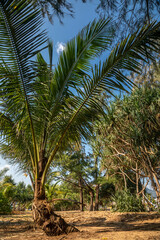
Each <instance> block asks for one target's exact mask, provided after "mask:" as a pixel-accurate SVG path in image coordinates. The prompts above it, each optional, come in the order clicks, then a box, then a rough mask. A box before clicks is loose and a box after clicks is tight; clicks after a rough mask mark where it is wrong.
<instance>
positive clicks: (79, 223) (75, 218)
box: [0, 211, 160, 240]
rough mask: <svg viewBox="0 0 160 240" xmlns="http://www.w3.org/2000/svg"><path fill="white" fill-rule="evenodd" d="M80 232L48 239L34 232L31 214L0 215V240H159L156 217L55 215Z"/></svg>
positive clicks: (159, 221) (105, 213) (159, 225)
mask: <svg viewBox="0 0 160 240" xmlns="http://www.w3.org/2000/svg"><path fill="white" fill-rule="evenodd" d="M57 213H58V214H60V215H61V216H62V217H63V218H64V219H65V220H66V221H67V222H68V223H70V224H73V225H75V226H76V227H77V228H78V229H79V230H80V232H78V233H71V234H68V235H61V236H56V237H48V236H46V235H45V234H44V232H43V231H42V230H40V229H35V228H34V224H33V220H32V214H31V212H26V213H23V214H14V215H10V216H0V239H1V240H3V239H5V240H7V239H8V240H42V239H43V240H48V239H49V240H92V239H93V240H142V239H144V240H160V214H158V213H154V212H151V213H111V212H108V211H99V212H88V211H86V212H79V211H68V212H57Z"/></svg>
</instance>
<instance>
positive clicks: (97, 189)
mask: <svg viewBox="0 0 160 240" xmlns="http://www.w3.org/2000/svg"><path fill="white" fill-rule="evenodd" d="M98 210H99V184H97V185H96V196H95V206H94V211H98Z"/></svg>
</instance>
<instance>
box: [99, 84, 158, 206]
mask: <svg viewBox="0 0 160 240" xmlns="http://www.w3.org/2000/svg"><path fill="white" fill-rule="evenodd" d="M159 94H160V91H159V88H151V87H150V88H148V86H145V85H144V86H143V87H141V88H139V89H137V88H136V89H135V90H133V92H132V93H131V95H129V96H124V97H123V98H122V99H117V100H116V101H115V102H112V103H111V105H110V107H109V111H108V117H106V122H105V123H104V125H103V126H102V125H101V126H100V128H99V131H100V135H101V134H102V136H101V138H102V139H103V140H102V141H103V144H104V148H103V160H104V164H105V166H106V167H107V170H109V169H110V170H111V171H110V174H111V172H112V171H113V172H116V174H117V173H118V172H119V171H120V172H121V173H122V175H123V177H124V183H125V188H127V178H128V179H129V180H130V181H131V182H133V183H135V186H136V192H137V196H139V194H140V193H142V191H141V190H142V189H141V188H140V178H149V179H150V181H151V182H152V186H153V188H154V190H155V191H156V194H157V201H158V202H159V192H160V190H159V127H160V124H159V100H158V99H159ZM143 190H144V189H143Z"/></svg>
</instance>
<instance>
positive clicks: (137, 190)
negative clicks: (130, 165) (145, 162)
mask: <svg viewBox="0 0 160 240" xmlns="http://www.w3.org/2000/svg"><path fill="white" fill-rule="evenodd" d="M138 184H139V172H138V164H137V163H136V195H137V198H138V197H139V194H138V193H139V185H138Z"/></svg>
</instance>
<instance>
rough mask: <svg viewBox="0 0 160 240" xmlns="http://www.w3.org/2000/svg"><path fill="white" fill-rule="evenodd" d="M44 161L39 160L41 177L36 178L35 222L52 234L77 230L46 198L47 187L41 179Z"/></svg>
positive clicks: (33, 209) (33, 210) (33, 208)
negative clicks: (55, 211)
mask: <svg viewBox="0 0 160 240" xmlns="http://www.w3.org/2000/svg"><path fill="white" fill-rule="evenodd" d="M44 162H45V161H44V158H43V159H42V161H39V177H38V179H35V188H34V201H33V205H32V212H33V219H34V222H35V223H36V224H37V225H38V226H40V227H41V228H42V229H43V230H44V231H45V233H46V234H47V235H50V236H52V235H54V236H57V235H60V234H63V233H70V232H77V231H78V229H77V228H75V227H74V226H71V225H68V224H67V223H66V222H65V221H64V219H63V218H61V217H60V216H59V215H57V214H55V213H54V210H53V207H52V206H51V205H50V204H49V203H48V202H47V200H46V198H45V189H44V187H43V186H42V181H41V178H42V173H43V171H44Z"/></svg>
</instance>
